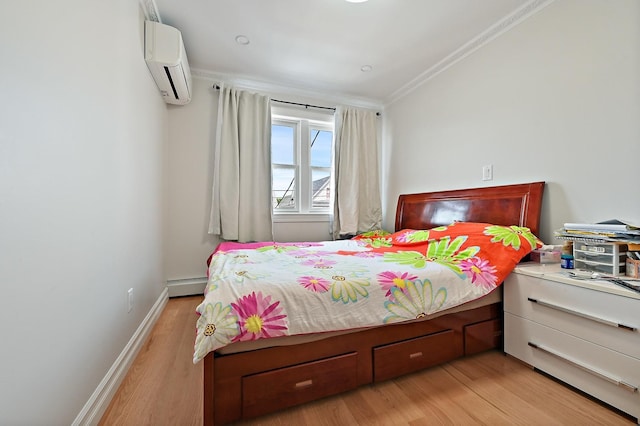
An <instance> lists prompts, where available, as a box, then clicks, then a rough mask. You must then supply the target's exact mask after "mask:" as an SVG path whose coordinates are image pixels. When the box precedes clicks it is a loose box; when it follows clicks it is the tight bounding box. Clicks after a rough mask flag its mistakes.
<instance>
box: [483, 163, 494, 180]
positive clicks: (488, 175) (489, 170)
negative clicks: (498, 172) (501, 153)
mask: <svg viewBox="0 0 640 426" xmlns="http://www.w3.org/2000/svg"><path fill="white" fill-rule="evenodd" d="M482 180H493V164H489V165H487V166H482Z"/></svg>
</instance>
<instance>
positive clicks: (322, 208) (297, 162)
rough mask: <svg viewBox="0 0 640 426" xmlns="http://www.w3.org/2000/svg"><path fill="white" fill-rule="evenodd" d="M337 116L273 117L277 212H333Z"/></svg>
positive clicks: (272, 183)
mask: <svg viewBox="0 0 640 426" xmlns="http://www.w3.org/2000/svg"><path fill="white" fill-rule="evenodd" d="M332 153H333V116H327V115H324V114H323V115H322V116H321V119H317V118H316V119H310V118H306V115H305V117H300V116H297V117H296V116H294V114H293V113H292V114H290V115H276V114H274V115H273V117H272V120H271V171H272V181H271V193H272V205H273V212H274V213H275V214H280V213H282V214H286V213H299V214H310V213H325V214H326V213H330V212H331V192H332V191H331V186H332V178H331V174H332V157H333V154H332Z"/></svg>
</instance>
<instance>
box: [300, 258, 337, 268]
mask: <svg viewBox="0 0 640 426" xmlns="http://www.w3.org/2000/svg"><path fill="white" fill-rule="evenodd" d="M302 264H303V265H304V266H313V267H314V268H317V269H331V268H333V265H335V264H336V261H335V260H327V259H322V258H320V259H316V258H314V259H308V260H305V261H304V262H302Z"/></svg>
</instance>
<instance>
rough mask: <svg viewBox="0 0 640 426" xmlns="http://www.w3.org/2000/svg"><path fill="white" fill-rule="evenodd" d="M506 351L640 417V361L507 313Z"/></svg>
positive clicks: (505, 325)
mask: <svg viewBox="0 0 640 426" xmlns="http://www.w3.org/2000/svg"><path fill="white" fill-rule="evenodd" d="M504 327H505V330H504V331H505V342H504V345H505V348H504V349H505V352H507V353H508V354H511V355H513V356H515V357H516V358H519V359H521V360H523V361H524V362H526V363H528V364H530V365H533V366H535V367H536V368H538V369H540V370H542V371H544V372H546V373H548V374H551V375H553V376H554V377H557V378H558V379H560V380H562V381H564V382H567V383H569V384H571V385H572V386H575V387H577V388H579V389H581V390H582V391H584V392H586V393H588V394H590V395H593V396H595V397H596V398H598V399H601V400H602V401H605V402H607V403H609V404H611V405H613V406H614V407H617V408H619V409H621V410H622V411H624V412H626V413H628V414H631V415H632V416H634V417H636V418H640V392H639V390H638V387H639V386H640V360H639V359H636V358H632V357H629V356H626V355H623V354H621V353H619V352H616V351H613V350H610V349H607V348H605V347H602V346H599V345H595V344H593V343H591V342H588V341H585V340H583V339H579V338H576V337H574V336H571V335H568V334H565V333H562V332H560V331H558V330H555V329H553V328H550V327H546V326H544V325H540V324H537V323H535V322H532V321H529V320H526V319H524V318H521V317H518V316H515V315H512V314H510V313H505V324H504Z"/></svg>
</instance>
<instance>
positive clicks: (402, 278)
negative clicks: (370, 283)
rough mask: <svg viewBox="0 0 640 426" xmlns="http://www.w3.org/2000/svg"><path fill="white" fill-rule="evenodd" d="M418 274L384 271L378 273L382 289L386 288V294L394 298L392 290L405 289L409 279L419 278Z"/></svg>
mask: <svg viewBox="0 0 640 426" xmlns="http://www.w3.org/2000/svg"><path fill="white" fill-rule="evenodd" d="M417 279H418V277H417V276H416V275H409V273H408V272H403V273H401V272H392V271H384V272H380V273H379V274H378V282H379V283H380V286H382V290H386V293H385V296H387V297H391V298H393V294H392V293H391V290H392V289H393V288H398V289H400V290H401V291H403V292H404V291H405V290H406V288H407V281H414V280H417Z"/></svg>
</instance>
